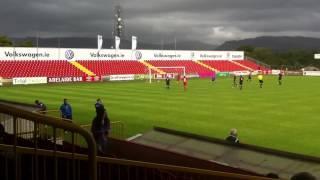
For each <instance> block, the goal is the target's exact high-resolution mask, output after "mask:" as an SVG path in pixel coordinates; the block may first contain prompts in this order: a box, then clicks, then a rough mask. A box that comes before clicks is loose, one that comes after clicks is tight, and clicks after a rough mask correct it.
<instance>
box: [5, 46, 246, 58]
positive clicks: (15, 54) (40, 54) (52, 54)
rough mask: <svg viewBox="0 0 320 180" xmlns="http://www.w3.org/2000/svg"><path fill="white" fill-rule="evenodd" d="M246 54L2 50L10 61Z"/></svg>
mask: <svg viewBox="0 0 320 180" xmlns="http://www.w3.org/2000/svg"><path fill="white" fill-rule="evenodd" d="M244 58H245V57H244V52H243V51H174V50H116V49H103V50H101V51H99V52H98V50H97V49H73V48H71V49H67V48H22V47H3V48H0V61H3V60H6V61H10V60H68V61H76V60H109V61H111V60H243V59H244Z"/></svg>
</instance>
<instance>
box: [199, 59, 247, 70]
mask: <svg viewBox="0 0 320 180" xmlns="http://www.w3.org/2000/svg"><path fill="white" fill-rule="evenodd" d="M201 62H203V63H205V64H207V65H209V66H211V67H213V68H215V69H218V70H219V71H223V72H229V71H244V70H247V69H246V68H244V67H241V66H239V65H237V64H234V63H232V62H230V61H228V60H206V61H201Z"/></svg>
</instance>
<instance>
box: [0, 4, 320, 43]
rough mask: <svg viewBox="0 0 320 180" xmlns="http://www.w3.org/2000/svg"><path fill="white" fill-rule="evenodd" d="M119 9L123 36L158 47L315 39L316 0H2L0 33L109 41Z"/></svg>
mask: <svg viewBox="0 0 320 180" xmlns="http://www.w3.org/2000/svg"><path fill="white" fill-rule="evenodd" d="M117 3H120V4H121V5H122V6H123V9H124V12H123V13H124V14H123V15H124V21H125V26H126V31H125V33H126V36H127V37H130V35H137V36H139V39H140V40H144V41H149V42H153V43H158V42H159V41H160V40H161V39H164V40H166V41H172V39H173V38H176V39H179V40H182V39H183V40H184V39H185V40H199V41H205V42H207V43H212V44H218V43H222V42H223V41H225V40H233V39H240V38H246V37H254V36H260V35H301V36H315V37H320V33H319V32H320V24H319V20H320V14H319V13H318V9H319V3H318V1H316V0H305V1H301V0H300V1H298V0H290V1H288V0H268V1H263V0H236V1H235V0H199V1H194V0H161V1H159V0H118V1H117V0H107V1H106V0H90V1H89V0H55V1H52V0H26V1H22V0H10V1H9V0H5V1H1V2H0V20H1V22H2V25H1V29H0V34H7V35H9V36H34V35H36V34H37V33H40V34H41V36H95V35H96V34H97V33H100V34H103V35H104V36H107V37H111V31H112V26H113V22H112V18H113V7H114V5H115V4H117Z"/></svg>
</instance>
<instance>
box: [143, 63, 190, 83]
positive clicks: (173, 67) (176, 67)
mask: <svg viewBox="0 0 320 180" xmlns="http://www.w3.org/2000/svg"><path fill="white" fill-rule="evenodd" d="M148 69H149V83H151V82H152V70H153V69H182V72H183V76H185V75H186V67H185V66H154V67H149V68H148ZM166 74H167V73H166Z"/></svg>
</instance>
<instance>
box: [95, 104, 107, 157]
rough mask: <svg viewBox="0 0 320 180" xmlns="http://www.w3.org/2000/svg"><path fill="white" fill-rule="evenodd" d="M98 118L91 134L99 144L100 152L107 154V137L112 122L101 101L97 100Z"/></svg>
mask: <svg viewBox="0 0 320 180" xmlns="http://www.w3.org/2000/svg"><path fill="white" fill-rule="evenodd" d="M95 108H96V116H95V118H94V119H93V121H92V125H91V132H92V134H93V137H94V139H95V140H96V142H97V146H98V147H97V148H98V152H100V153H102V154H105V153H106V152H107V143H108V141H107V136H108V134H109V130H110V120H109V118H108V114H107V112H106V109H105V108H104V105H103V103H102V101H101V99H97V102H96V104H95Z"/></svg>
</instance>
